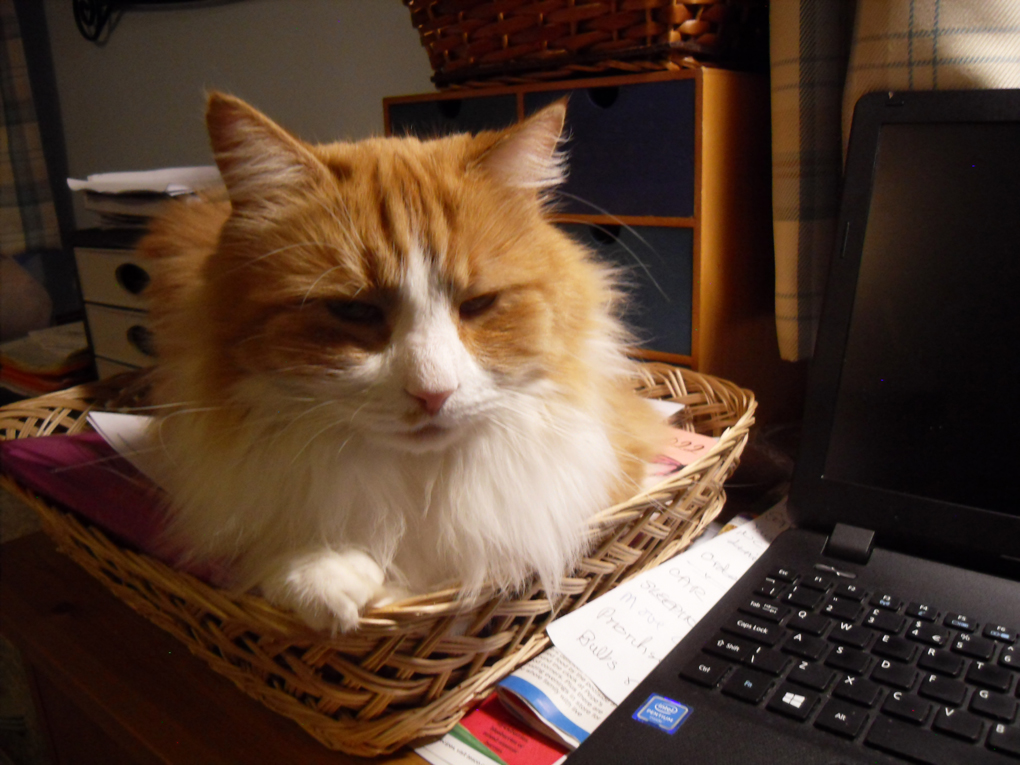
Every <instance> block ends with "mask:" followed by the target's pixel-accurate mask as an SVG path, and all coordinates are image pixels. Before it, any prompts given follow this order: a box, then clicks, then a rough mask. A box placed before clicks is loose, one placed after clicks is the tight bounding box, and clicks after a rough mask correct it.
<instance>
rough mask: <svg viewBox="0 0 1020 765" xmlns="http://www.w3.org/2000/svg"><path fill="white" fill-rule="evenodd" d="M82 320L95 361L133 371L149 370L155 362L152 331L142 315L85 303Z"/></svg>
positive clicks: (146, 319) (147, 317)
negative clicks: (130, 368) (86, 324)
mask: <svg viewBox="0 0 1020 765" xmlns="http://www.w3.org/2000/svg"><path fill="white" fill-rule="evenodd" d="M85 316H86V318H87V320H88V324H89V330H90V332H91V334H92V349H93V351H94V353H95V354H96V357H97V358H102V359H109V360H110V361H116V362H120V363H121V364H126V365H128V366H132V367H146V366H150V365H151V364H152V363H153V361H154V360H155V354H154V352H153V350H152V330H151V329H150V328H149V316H148V314H146V313H145V312H143V311H130V310H126V309H124V308H111V307H110V306H105V305H98V304H96V303H86V304H85Z"/></svg>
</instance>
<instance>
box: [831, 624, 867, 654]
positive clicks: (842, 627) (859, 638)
mask: <svg viewBox="0 0 1020 765" xmlns="http://www.w3.org/2000/svg"><path fill="white" fill-rule="evenodd" d="M874 634H875V633H874V632H873V631H872V630H869V629H867V628H866V627H862V626H860V625H859V624H852V623H850V622H837V623H836V626H835V627H833V628H832V632H831V633H829V640H831V641H832V642H834V643H840V644H841V645H848V646H850V647H851V648H864V647H865V646H866V645H868V643H870V642H871V638H872V636H873V635H874Z"/></svg>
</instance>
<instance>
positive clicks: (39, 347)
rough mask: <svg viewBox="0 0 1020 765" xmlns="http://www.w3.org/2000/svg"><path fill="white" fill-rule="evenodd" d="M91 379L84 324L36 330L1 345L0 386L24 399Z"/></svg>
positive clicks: (90, 363)
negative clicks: (24, 397)
mask: <svg viewBox="0 0 1020 765" xmlns="http://www.w3.org/2000/svg"><path fill="white" fill-rule="evenodd" d="M91 375H92V353H91V352H90V351H89V342H88V338H87V337H86V335H85V324H84V322H80V321H78V322H74V323H72V324H62V325H60V326H57V327H49V328H47V329H40V330H36V331H34V332H29V333H28V335H27V336H26V337H22V338H18V339H17V340H11V341H10V342H7V343H4V344H3V345H0V386H3V387H4V388H6V389H7V390H10V391H13V392H14V393H17V394H18V395H21V396H38V395H41V394H43V393H50V392H52V391H55V390H63V389H64V388H69V387H71V386H72V385H77V384H78V383H82V382H85V381H86V380H88V379H90V378H91Z"/></svg>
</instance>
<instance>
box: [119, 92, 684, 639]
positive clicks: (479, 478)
mask: <svg viewBox="0 0 1020 765" xmlns="http://www.w3.org/2000/svg"><path fill="white" fill-rule="evenodd" d="M565 109H566V107H565V105H564V104H563V103H557V104H553V105H552V106H549V107H547V108H545V109H544V110H542V111H540V112H538V113H537V114H535V115H534V116H532V117H530V118H529V119H527V120H526V121H524V122H522V123H520V124H518V125H516V126H513V127H510V128H508V129H506V130H504V131H501V132H483V133H480V134H478V135H477V136H471V135H454V136H450V137H445V138H439V139H436V140H429V141H421V140H418V139H416V138H387V139H369V140H364V141H360V142H355V143H344V142H340V143H333V144H328V145H311V144H308V143H305V142H303V141H301V140H299V139H297V138H296V137H294V136H293V135H291V134H290V133H288V132H286V131H285V130H283V129H282V128H281V127H279V126H278V125H276V124H275V123H274V122H272V121H271V120H270V119H269V118H268V117H266V116H264V115H263V114H261V113H260V112H258V111H256V110H255V109H254V108H252V107H251V106H249V105H247V104H246V103H244V102H243V101H241V100H239V99H237V98H233V97H230V96H227V95H222V94H217V93H214V94H212V95H211V96H210V98H209V102H208V109H207V125H208V129H209V135H210V138H211V142H212V148H213V151H214V154H215V158H216V162H217V164H218V166H219V168H220V171H221V174H222V176H223V179H224V182H225V184H226V189H227V194H228V196H229V199H228V200H222V201H208V200H206V201H201V202H193V203H182V204H181V205H179V206H178V207H177V209H176V210H174V211H173V212H171V213H170V214H169V215H168V216H167V217H165V218H163V219H161V220H159V221H157V222H155V223H154V225H153V228H152V230H151V232H150V233H149V235H148V236H147V237H146V238H145V239H144V240H143V241H142V242H141V244H140V246H139V249H140V251H141V253H142V254H143V255H145V256H148V257H149V258H152V259H153V261H154V262H153V272H154V275H153V283H152V286H151V287H150V289H149V298H150V301H151V306H152V317H153V320H154V326H155V337H156V344H157V350H158V356H159V359H158V364H157V368H156V373H155V374H156V378H155V379H156V383H155V388H154V395H155V398H156V403H157V404H158V405H163V406H165V407H167V408H165V409H157V411H161V412H163V413H162V414H161V415H160V416H159V417H158V418H157V423H156V426H155V428H154V432H153V437H154V438H155V439H158V445H159V447H160V448H161V449H163V450H165V468H166V472H167V477H166V481H165V483H166V488H167V489H168V492H169V496H170V497H171V501H172V508H171V524H170V537H171V539H172V540H173V541H174V543H175V544H178V545H182V546H184V547H185V548H186V549H187V550H188V551H189V554H190V555H191V556H192V557H193V558H195V559H219V560H225V561H228V562H230V563H231V565H232V570H233V571H234V572H236V576H237V585H238V586H239V587H242V588H251V587H258V588H260V589H261V591H262V593H263V594H264V595H265V596H266V597H267V598H268V599H269V600H270V601H271V602H274V603H276V604H278V605H280V606H282V607H285V608H289V609H292V610H294V611H295V612H296V613H297V614H298V615H299V616H300V617H302V618H303V619H304V620H305V621H306V622H307V623H309V624H310V625H312V626H313V627H316V628H321V629H332V630H337V629H339V630H350V629H353V628H355V627H356V626H357V624H358V619H359V614H360V612H361V611H362V610H363V609H364V608H365V607H366V606H368V605H370V604H372V603H378V602H383V601H385V600H387V599H392V598H394V597H399V596H400V595H401V594H403V593H407V592H427V591H430V590H433V589H435V588H437V587H441V586H445V585H457V586H461V587H462V588H463V591H464V592H465V593H466V594H467V595H470V594H471V593H473V592H477V591H478V590H479V589H480V588H481V587H482V586H483V585H486V584H493V585H495V586H497V587H500V588H504V589H506V590H509V591H512V590H515V589H517V588H520V587H521V586H523V585H524V584H525V583H526V582H528V581H529V580H530V579H531V578H532V577H533V576H536V575H537V576H538V577H539V579H540V581H541V582H542V584H543V585H544V587H545V588H546V590H547V591H548V592H555V591H556V589H557V586H558V584H559V582H560V581H561V579H562V577H563V576H564V575H566V574H568V573H569V572H570V570H571V569H572V568H573V567H574V566H575V565H576V564H577V563H578V561H579V559H580V558H581V557H582V556H583V555H584V554H585V553H586V551H587V550H588V549H589V545H590V539H589V533H588V527H587V522H588V520H589V518H590V517H591V516H592V515H593V514H594V513H596V512H597V511H599V510H602V509H604V508H606V507H608V506H610V505H612V504H613V503H615V502H617V501H620V500H623V499H625V498H627V497H628V496H630V495H632V494H634V493H635V492H636V490H637V487H638V484H639V482H640V480H641V478H642V477H643V475H644V472H645V466H646V462H647V461H648V460H649V459H651V458H652V457H654V456H655V454H656V452H657V449H658V446H659V445H660V442H661V440H662V438H663V436H664V434H663V426H662V425H661V423H660V421H659V418H658V416H657V415H656V414H655V413H654V412H653V410H652V408H651V407H650V406H649V405H648V404H647V402H645V401H643V400H641V399H640V398H639V397H638V396H637V395H636V394H635V393H634V392H633V390H632V388H633V383H634V377H633V368H632V365H631V362H630V361H629V360H628V359H627V356H626V344H627V342H628V336H627V334H626V332H625V330H624V329H623V327H622V326H621V324H620V322H619V321H618V319H617V318H616V317H617V315H618V313H619V307H620V306H619V303H620V301H621V293H620V291H619V289H618V287H617V279H616V276H615V274H614V272H613V271H612V270H611V269H610V268H609V267H607V266H605V265H603V264H600V263H599V262H597V260H596V259H595V258H594V257H593V255H592V253H591V252H589V251H587V250H586V249H585V248H584V247H582V246H581V245H579V244H577V243H576V242H574V241H573V240H571V239H570V238H569V237H568V236H567V235H566V234H564V233H563V232H561V231H560V230H559V229H557V228H556V227H555V226H553V225H552V224H551V223H550V222H549V213H548V197H549V195H550V193H551V192H552V190H553V189H554V188H555V186H556V185H557V184H558V183H559V182H560V181H561V180H562V179H563V177H564V172H565V170H564V158H563V155H562V154H561V152H560V151H559V143H560V140H561V138H560V134H561V132H562V129H563V123H564V117H565Z"/></svg>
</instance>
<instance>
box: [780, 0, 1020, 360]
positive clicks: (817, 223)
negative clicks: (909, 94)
mask: <svg viewBox="0 0 1020 765" xmlns="http://www.w3.org/2000/svg"><path fill="white" fill-rule="evenodd" d="M769 13H770V16H769V24H770V30H771V41H770V42H771V67H772V136H773V138H772V173H773V175H772V184H773V188H772V190H773V218H774V231H775V249H776V329H777V332H778V335H779V348H780V352H781V354H782V356H783V358H785V359H788V360H791V361H792V360H797V359H804V358H808V357H810V356H811V353H812V350H813V348H814V339H815V332H816V330H817V326H818V314H819V309H820V307H821V299H822V294H823V291H824V286H825V277H826V274H827V272H828V261H829V255H830V252H831V250H832V246H833V241H834V236H835V224H836V220H835V219H836V213H837V208H838V200H839V189H840V182H841V177H842V168H843V149H844V147H845V145H846V139H847V136H848V134H849V130H850V122H851V118H852V116H853V106H854V104H855V103H856V102H857V99H858V98H860V96H862V95H863V94H865V93H869V92H872V91H877V90H950V89H973V88H1018V87H1020V0H857V1H856V2H854V1H853V0H771V4H770V11H769Z"/></svg>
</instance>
